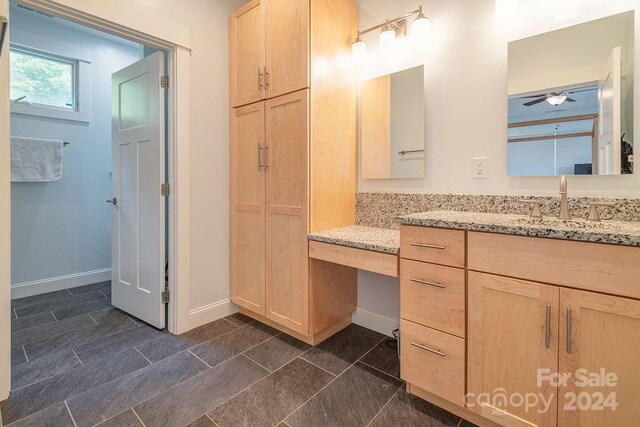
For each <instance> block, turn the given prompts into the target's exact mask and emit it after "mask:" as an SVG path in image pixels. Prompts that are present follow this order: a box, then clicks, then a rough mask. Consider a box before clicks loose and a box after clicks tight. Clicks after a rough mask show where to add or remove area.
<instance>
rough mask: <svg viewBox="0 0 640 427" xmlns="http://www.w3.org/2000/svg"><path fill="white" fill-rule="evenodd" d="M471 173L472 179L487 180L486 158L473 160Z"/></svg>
mask: <svg viewBox="0 0 640 427" xmlns="http://www.w3.org/2000/svg"><path fill="white" fill-rule="evenodd" d="M472 173H473V179H486V178H487V158H486V157H474V158H473V163H472Z"/></svg>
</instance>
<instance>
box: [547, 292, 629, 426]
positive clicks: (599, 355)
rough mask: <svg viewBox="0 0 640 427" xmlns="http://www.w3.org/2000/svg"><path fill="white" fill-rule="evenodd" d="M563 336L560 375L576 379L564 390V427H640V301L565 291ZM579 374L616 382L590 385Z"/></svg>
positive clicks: (561, 391) (561, 399) (561, 415)
mask: <svg viewBox="0 0 640 427" xmlns="http://www.w3.org/2000/svg"><path fill="white" fill-rule="evenodd" d="M560 331H561V334H560V335H561V337H560V360H559V372H560V374H568V375H570V376H568V382H567V383H566V385H563V384H561V386H560V389H559V401H558V411H559V422H558V425H560V426H567V427H577V426H580V427H596V426H631V425H637V423H638V420H640V405H638V391H639V389H638V387H640V301H636V300H631V299H627V298H620V297H614V296H609V295H601V294H596V293H593V292H585V291H580V290H573V289H562V290H561V291H560ZM602 369H604V372H603V371H601V370H602ZM578 370H581V372H582V373H583V374H598V375H599V376H600V379H605V378H608V380H609V381H612V382H609V383H608V384H604V383H600V384H587V383H585V382H584V381H583V380H584V378H585V377H584V375H582V376H581V377H577V376H576V372H578ZM612 375H613V377H611V376H612ZM614 405H617V406H616V407H614Z"/></svg>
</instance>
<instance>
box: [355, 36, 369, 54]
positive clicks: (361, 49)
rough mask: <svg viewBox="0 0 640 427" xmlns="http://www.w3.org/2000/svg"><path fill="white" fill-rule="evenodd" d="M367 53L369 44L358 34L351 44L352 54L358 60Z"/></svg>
mask: <svg viewBox="0 0 640 427" xmlns="http://www.w3.org/2000/svg"><path fill="white" fill-rule="evenodd" d="M366 54H367V44H366V43H365V42H364V41H363V40H362V39H361V38H360V36H358V38H357V39H356V41H354V42H353V44H352V45H351V55H352V56H353V58H354V59H356V60H361V59H363V58H364V57H365V55H366Z"/></svg>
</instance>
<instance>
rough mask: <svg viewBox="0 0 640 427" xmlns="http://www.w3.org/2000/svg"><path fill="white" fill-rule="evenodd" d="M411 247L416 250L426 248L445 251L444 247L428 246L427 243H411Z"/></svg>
mask: <svg viewBox="0 0 640 427" xmlns="http://www.w3.org/2000/svg"><path fill="white" fill-rule="evenodd" d="M411 246H415V247H417V248H428V249H446V247H445V246H441V245H430V244H428V243H411Z"/></svg>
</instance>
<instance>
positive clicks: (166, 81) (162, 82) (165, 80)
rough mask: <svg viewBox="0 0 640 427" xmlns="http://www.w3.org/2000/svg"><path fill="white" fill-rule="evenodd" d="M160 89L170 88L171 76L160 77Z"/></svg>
mask: <svg viewBox="0 0 640 427" xmlns="http://www.w3.org/2000/svg"><path fill="white" fill-rule="evenodd" d="M160 87H161V88H163V89H166V88H168V87H169V76H160Z"/></svg>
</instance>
